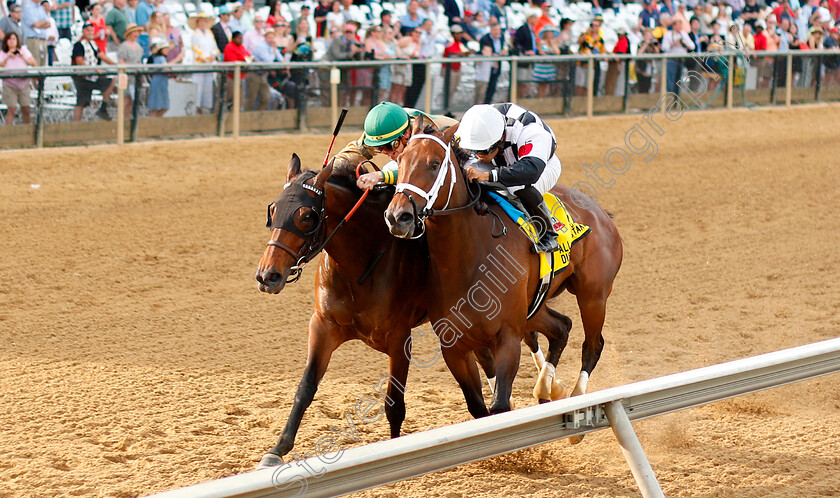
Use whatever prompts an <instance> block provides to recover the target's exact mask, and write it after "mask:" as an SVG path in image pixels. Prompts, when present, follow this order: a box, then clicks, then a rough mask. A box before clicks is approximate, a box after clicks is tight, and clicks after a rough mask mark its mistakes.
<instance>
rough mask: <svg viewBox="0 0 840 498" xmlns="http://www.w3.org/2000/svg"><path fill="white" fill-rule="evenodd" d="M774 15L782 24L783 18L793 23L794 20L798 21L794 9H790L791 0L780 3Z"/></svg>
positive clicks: (783, 0) (774, 10)
mask: <svg viewBox="0 0 840 498" xmlns="http://www.w3.org/2000/svg"><path fill="white" fill-rule="evenodd" d="M773 15H775V16H776V22H777V23H780V22H782V17H783V16H784V17H787V18H788V19H790V20H791V22H793V20H794V19H796V14H794V13H793V9H792V8H790V1H789V0H782V1H781V3H779V5H777V6H776V8H775V9H773Z"/></svg>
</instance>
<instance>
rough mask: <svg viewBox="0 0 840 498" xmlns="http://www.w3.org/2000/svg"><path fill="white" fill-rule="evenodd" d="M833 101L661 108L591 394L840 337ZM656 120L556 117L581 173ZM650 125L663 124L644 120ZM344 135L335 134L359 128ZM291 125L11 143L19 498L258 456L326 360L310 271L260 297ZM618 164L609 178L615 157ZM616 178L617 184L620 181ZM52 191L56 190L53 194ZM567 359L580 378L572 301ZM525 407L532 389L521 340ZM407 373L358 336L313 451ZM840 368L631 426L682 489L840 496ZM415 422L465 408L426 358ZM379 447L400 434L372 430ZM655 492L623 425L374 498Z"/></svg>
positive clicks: (9, 325) (129, 488)
mask: <svg viewBox="0 0 840 498" xmlns="http://www.w3.org/2000/svg"><path fill="white" fill-rule="evenodd" d="M838 116H840V107H838V106H815V107H805V108H795V109H792V110H784V109H777V110H758V111H749V110H740V111H731V112H710V113H690V114H685V115H684V116H683V117H682V118H681V119H679V120H677V121H673V122H669V121H667V120H666V119H665V118H664V117H660V118H659V121H658V123H659V124H660V126H661V128H662V131H663V135H662V136H657V137H656V138H655V140H656V142H657V146H658V153H657V155H656V157H654V158H652V159H651V160H650V161H649V162H644V161H642V160H639V158H638V156H633V162H632V164H631V167H630V168H629V169H628V170H627V171H626V172H625V173H624V174H623V175H620V176H615V177H614V180H615V184H614V185H613V186H612V187H611V188H609V189H603V188H601V189H599V202H600V203H601V204H602V205H603V206H605V207H606V208H608V209H610V210H611V211H613V212H614V213H615V214H616V223H617V226H618V228H619V231H620V232H621V234H622V236H623V238H624V241H625V246H624V251H625V253H624V264H623V266H622V269H621V271H620V273H619V275H618V278H617V280H616V283H615V290H614V293H613V295H612V297H611V298H610V301H609V303H608V313H607V322H606V326H605V331H604V337H605V339H606V347H605V349H604V353H603V356H602V358H601V362H600V363H599V365H598V368H597V369H596V370H595V372H594V374H593V377H592V380H591V383H590V390H597V389H603V388H607V387H612V386H616V385H621V384H626V383H628V382H633V381H638V380H642V379H648V378H653V377H657V376H661V375H665V374H670V373H675V372H680V371H684V370H688V369H692V368H697V367H701V366H706V365H711V364H715V363H720V362H724V361H728V360H734V359H738V358H742V357H746V356H751V355H756V354H760V353H765V352H769V351H774V350H778V349H782V348H787V347H792V346H796V345H801V344H806V343H810V342H816V341H819V340H824V339H829V338H833V337H837V336H838V331H839V330H840V314H839V313H838V302H840V301H839V300H838V297H840V293H838V280H840V250H838V247H840V216H838V213H840V189H838V187H837V185H838V182H840V168H838V157H840V140H838V136H839V135H840V134H839V133H838V131H837V126H836V124H837V121H838ZM639 122H640V118H639V117H637V116H634V117H611V118H597V119H592V120H583V119H575V120H564V121H553V122H552V123H551V124H552V126H553V127H554V130H555V131H556V133H557V136H558V142H559V146H558V154H559V156H560V158H561V160H562V161H563V164H564V172H563V175H562V176H561V182H563V183H566V184H571V183H573V182H575V181H578V180H584V179H585V177H584V174H583V172H582V169H581V165H582V164H583V163H588V164H593V163H601V162H602V156H603V154H604V152H606V151H607V150H609V149H610V148H611V147H614V146H621V145H622V144H623V137H624V134H625V132H626V131H627V130H628V129H630V128H631V127H632V126H633V125H635V124H637V123H639ZM646 129H647V130H650V128H649V127H648V128H646ZM351 136H352V134H350V133H348V134H345V135H343V136H342V137H341V138H340V139H339V143H342V142H343V141H344V140H346V139H348V138H350V137H351ZM328 142H329V137H325V136H299V135H294V136H273V137H248V138H243V139H241V140H240V141H239V142H238V143H234V142H233V141H230V140H196V141H186V142H167V143H158V144H140V145H129V146H125V147H123V148H117V147H115V146H97V147H87V148H82V147H79V148H68V149H49V150H41V151H37V150H29V151H16V152H1V153H0V213H2V221H1V222H0V226H2V236H0V255H2V258H0V342H2V347H0V495H2V496H6V495H9V496H36V495H40V496H56V495H77V496H133V495H138V494H139V495H144V494H149V493H152V492H156V491H163V490H167V489H172V488H176V487H181V486H185V485H189V484H193V483H198V482H202V481H207V480H211V479H216V478H219V477H223V476H228V475H232V474H237V473H241V472H245V471H248V470H251V469H253V468H254V465H255V464H256V462H257V461H258V460H259V458H260V456H261V455H262V453H263V452H264V451H265V450H267V449H268V448H269V447H270V446H271V445H272V444H273V443H274V440H275V438H276V434H277V433H278V432H279V430H280V429H281V428H282V426H283V424H284V423H285V420H286V417H287V415H288V410H289V408H290V406H291V401H292V399H293V396H294V391H295V389H296V386H297V383H298V380H299V379H300V375H301V372H302V370H303V366H304V361H305V348H306V327H307V323H308V320H309V316H310V314H311V310H312V305H313V295H314V294H313V288H312V287H313V286H312V276H313V273H312V272H311V271H309V272H307V273H306V274H305V275H304V278H303V279H302V280H301V281H300V282H298V283H296V284H293V285H290V286H288V287H287V288H286V289H285V290H284V291H283V292H282V293H281V294H279V295H277V296H274V295H267V294H262V293H260V292H258V290H257V288H256V282H255V281H254V278H253V274H254V269H255V268H256V265H257V262H258V260H259V257H260V255H261V254H262V251H263V248H264V247H265V241H266V240H267V235H268V233H267V230H266V229H265V228H264V226H263V224H264V219H265V206H266V204H267V203H268V202H270V201H272V200H274V199H275V198H276V197H277V195H278V194H279V192H280V190H281V188H282V185H283V183H284V178H285V167H286V164H287V163H288V158H289V155H290V154H291V152H293V151H295V152H297V153H298V154H300V155H301V157H302V158H303V160H304V164H305V165H309V166H310V167H316V166H317V165H318V164H319V163H320V161H321V160H322V158H323V154H324V152H325V150H326V146H327V144H328ZM600 171H603V168H602V170H600ZM605 177H606V175H605ZM34 184H37V185H39V186H40V187H39V188H33V185H34ZM551 305H552V306H553V307H555V308H556V309H558V310H560V311H563V312H564V313H566V314H568V315H569V316H570V317H572V320H573V321H574V323H575V326H574V328H573V329H572V334H571V337H572V338H571V341H570V344H569V347H568V348H567V349H566V352H565V354H564V355H563V358H562V359H561V361H560V365H559V367H558V374H559V376H560V378H562V379H563V380H564V381H565V382H566V383H567V384H571V383H573V381H574V379H575V377H576V375H577V371H578V369H579V364H580V363H579V362H580V343H581V340H582V335H583V334H582V329H581V327H580V318H579V314H578V311H577V308H576V306H575V302H574V300H573V299H572V298H571V297H570V296H568V295H565V296H563V297H561V298H559V299H556V300H554V301H553V302H552V303H551ZM522 362H523V363H522V368H521V369H520V374H519V376H518V378H517V380H516V384H515V386H514V387H515V391H514V392H515V401H516V403H517V405H518V406H520V407H521V406H527V405H530V404H533V403H534V401H533V399H532V398H531V397H530V392H531V389H532V387H533V382H534V379H535V377H536V372H535V369H534V368H533V365H532V363H531V360H530V357H528V356H526V355H524V354H523V357H522ZM386 373H387V359H386V357H385V356H384V355H382V354H379V353H376V352H374V351H373V350H370V349H368V348H367V347H365V346H364V345H362V344H361V343H359V342H353V343H348V344H346V345H344V346H343V347H341V348H340V349H339V350H338V351H337V353H336V354H335V355H334V356H333V361H332V363H331V365H330V368H329V370H328V372H327V375H326V377H325V380H324V382H323V383H322V384H321V388H320V390H319V392H318V394H317V396H316V399H315V401H314V402H313V404H312V406H311V407H310V409H309V411H308V412H307V414H306V416H305V417H304V420H303V425H302V428H301V431H300V434H299V436H298V440H297V446H296V450H297V451H299V452H300V453H305V452H309V451H312V450H313V448H314V442H315V441H316V439H317V438H318V437H319V436H320V435H321V434H323V433H324V431H325V430H327V429H328V428H329V427H330V426H332V425H335V424H338V423H340V422H341V418H342V414H343V413H344V412H345V411H347V410H350V409H352V406H353V403H354V402H355V400H356V399H358V398H359V397H361V396H363V395H366V394H369V393H371V390H372V387H373V385H374V383H375V382H376V381H377V379H379V378H380V377H381V376H382V375H384V374H386ZM838 381H840V377H838V376H837V375H833V376H825V377H822V378H818V379H814V380H811V381H807V382H802V383H799V384H795V385H792V386H786V387H781V388H777V389H773V390H768V391H763V392H761V393H757V394H753V395H749V396H744V397H740V398H737V399H734V400H730V401H725V402H719V403H715V404H711V405H707V406H705V407H700V408H695V409H690V410H685V411H681V412H677V413H674V414H671V415H666V416H661V417H657V418H654V419H650V420H647V421H642V422H639V423H637V424H636V428H637V431H638V432H639V436H640V439H641V441H642V444H643V445H644V447H645V449H646V451H647V452H648V455H649V457H650V460H651V464H652V466H653V468H654V470H655V471H656V474H657V476H658V478H659V479H660V481H661V483H662V487H663V489H664V491H665V493H666V494H668V495H673V496H692V497H719V496H731V497H762V498H765V497H790V496H797V497H810V496H840V389H838V387H837V386H838ZM407 405H408V412H407V420H406V423H405V425H404V430H405V431H406V432H418V431H423V430H426V429H430V428H433V427H439V426H443V425H447V424H451V423H454V422H459V421H463V420H467V419H468V414H467V412H466V409H465V405H464V401H463V398H462V396H461V393H460V391H459V390H458V388H457V385H456V384H455V382H454V381H453V379H452V378H451V376H450V375H449V373H448V372H447V371H446V370H445V367H444V365H443V362H440V364H439V365H435V366H434V367H432V368H429V369H424V370H419V369H414V368H413V369H412V371H411V372H410V374H409V384H408V394H407ZM360 430H361V431H362V432H361V438H360V439H361V441H360V442H361V443H370V442H375V441H380V440H382V439H385V438H386V437H387V433H388V432H387V423H386V422H385V421H384V420H382V421H380V422H378V423H375V424H371V425H367V426H362V427H360ZM519 494H528V495H534V496H562V497H581V496H587V497H595V496H598V497H613V496H637V495H638V489H637V488H636V486H635V483H634V481H633V478H632V476H631V474H630V472H629V470H628V468H627V465H626V463H625V461H624V459H623V457H622V455H621V452H620V449H619V447H618V445H617V443H616V442H615V439H614V436H613V435H612V433H611V432H610V431H601V432H598V433H595V434H590V435H589V436H587V438H586V439H585V440H584V442H583V443H582V444H581V445H578V446H571V445H569V444H568V443H567V442H566V441H558V442H555V443H551V444H547V445H543V446H539V447H536V448H531V449H526V450H522V451H519V452H517V453H513V454H510V455H507V456H502V457H497V458H493V459H490V460H486V461H483V462H478V463H473V464H468V465H463V466H460V467H457V468H454V469H450V470H447V471H442V472H438V473H434V474H430V475H427V476H424V477H419V478H415V479H411V480H407V481H404V482H400V483H396V484H392V485H389V486H384V487H381V488H377V489H373V490H369V491H366V492H365V493H364V495H366V496H447V497H456V496H493V497H497V496H504V495H519Z"/></svg>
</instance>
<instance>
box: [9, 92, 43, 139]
mask: <svg viewBox="0 0 840 498" xmlns="http://www.w3.org/2000/svg"><path fill="white" fill-rule="evenodd" d="M46 79H47V78H46V77H44V76H39V77H38V115H37V116H36V117H35V147H38V148H39V149H40V148H41V147H43V146H44V80H46ZM6 119H7V120H8V119H12V120H14V119H15V117H14V116H12V117H11V118H10V117H9V115H8V114H6Z"/></svg>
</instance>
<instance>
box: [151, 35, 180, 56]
mask: <svg viewBox="0 0 840 498" xmlns="http://www.w3.org/2000/svg"><path fill="white" fill-rule="evenodd" d="M173 46H174V44H173V43H172V42H171V41H169V40H167V39H164V38H155V39H154V40H152V43H151V45H150V46H149V49H150V50H151V51H152V53H153V54H158V53H160V51H161V50H163V49H164V48H167V47H169V48H172V47H173Z"/></svg>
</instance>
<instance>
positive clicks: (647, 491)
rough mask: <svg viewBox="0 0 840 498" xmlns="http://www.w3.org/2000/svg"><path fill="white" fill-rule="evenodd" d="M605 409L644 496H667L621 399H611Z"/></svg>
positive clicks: (649, 497) (657, 497) (651, 497)
mask: <svg viewBox="0 0 840 498" xmlns="http://www.w3.org/2000/svg"><path fill="white" fill-rule="evenodd" d="M604 411H606V413H607V420H609V421H610V426H612V430H613V433H614V434H615V438H616V439H618V444H619V445H621V452H622V453H624V458H625V459H626V460H627V464H628V465H629V466H630V471H631V472H632V473H633V477H634V478H635V479H636V484H638V485H639V489H640V490H641V492H642V496H644V497H645V498H654V497H656V498H659V497H662V498H665V495H664V494H663V493H662V488H660V487H659V481H657V480H656V475H655V474H654V473H653V469H652V468H651V466H650V463H649V462H648V459H647V456H646V455H645V450H644V449H642V444H641V443H640V442H639V438H638V437H636V431H634V430H633V424H631V423H630V418H629V417H628V416H627V412H626V411H624V406H622V404H621V401H611V402H609V403H606V404H604Z"/></svg>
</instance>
